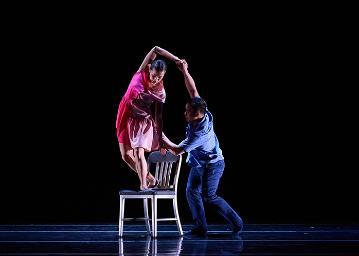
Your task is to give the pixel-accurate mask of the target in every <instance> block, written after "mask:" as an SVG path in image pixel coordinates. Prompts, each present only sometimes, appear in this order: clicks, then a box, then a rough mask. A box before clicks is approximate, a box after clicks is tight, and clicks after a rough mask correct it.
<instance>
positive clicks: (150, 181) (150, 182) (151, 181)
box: [147, 177, 158, 188]
mask: <svg viewBox="0 0 359 256" xmlns="http://www.w3.org/2000/svg"><path fill="white" fill-rule="evenodd" d="M157 185H158V181H157V180H156V179H155V178H153V177H152V179H151V178H147V186H148V187H149V188H154V187H156V186H157Z"/></svg>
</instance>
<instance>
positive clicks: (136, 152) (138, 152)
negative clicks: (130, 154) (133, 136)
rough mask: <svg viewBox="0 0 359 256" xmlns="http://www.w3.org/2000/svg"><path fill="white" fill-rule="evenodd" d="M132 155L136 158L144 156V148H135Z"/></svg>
mask: <svg viewBox="0 0 359 256" xmlns="http://www.w3.org/2000/svg"><path fill="white" fill-rule="evenodd" d="M134 155H135V158H136V159H142V158H145V150H144V149H143V148H135V149H134Z"/></svg>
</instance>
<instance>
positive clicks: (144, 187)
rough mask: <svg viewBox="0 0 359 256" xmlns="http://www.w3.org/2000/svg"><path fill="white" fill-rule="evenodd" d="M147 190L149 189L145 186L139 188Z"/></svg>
mask: <svg viewBox="0 0 359 256" xmlns="http://www.w3.org/2000/svg"><path fill="white" fill-rule="evenodd" d="M148 189H149V187H147V186H142V185H141V186H140V190H148Z"/></svg>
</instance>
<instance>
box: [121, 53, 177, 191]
mask: <svg viewBox="0 0 359 256" xmlns="http://www.w3.org/2000/svg"><path fill="white" fill-rule="evenodd" d="M157 54H158V55H161V56H163V57H166V58H168V59H170V60H173V61H175V62H176V63H180V62H181V61H180V59H179V58H178V57H176V56H174V55H173V54H171V53H169V52H168V51H166V50H164V49H162V48H160V47H158V46H155V47H153V48H152V50H151V51H150V52H149V53H148V54H147V55H146V57H145V58H144V60H143V62H142V64H141V66H140V68H139V69H138V71H137V72H136V73H135V74H134V76H133V77H132V80H131V82H130V84H129V86H128V89H127V91H126V93H125V95H124V96H123V98H122V100H121V102H120V104H119V108H118V113H117V120H116V134H117V138H118V142H119V146H120V151H121V156H122V159H123V160H124V161H125V162H126V163H127V165H128V166H129V167H130V168H131V169H132V170H134V171H135V172H136V173H137V174H138V177H139V179H140V189H141V190H146V189H148V188H151V187H154V186H156V183H157V181H156V179H155V178H154V177H153V176H152V175H151V174H150V173H149V172H148V170H147V163H146V159H145V151H146V152H149V151H153V150H159V149H160V148H161V144H162V136H161V134H162V104H163V103H164V102H165V98H166V93H165V89H164V85H163V77H164V75H165V73H166V70H167V66H166V63H165V62H164V61H163V60H155V58H156V56H157ZM153 105H155V106H154V108H153V107H152V106H153ZM153 109H155V110H153Z"/></svg>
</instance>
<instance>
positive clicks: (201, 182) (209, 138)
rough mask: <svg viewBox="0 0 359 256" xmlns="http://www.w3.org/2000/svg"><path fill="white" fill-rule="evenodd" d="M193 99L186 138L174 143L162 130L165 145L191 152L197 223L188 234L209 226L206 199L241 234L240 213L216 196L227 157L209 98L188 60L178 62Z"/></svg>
mask: <svg viewBox="0 0 359 256" xmlns="http://www.w3.org/2000/svg"><path fill="white" fill-rule="evenodd" d="M178 67H179V69H180V70H181V71H182V73H183V75H184V78H185V84H186V87H187V90H188V92H189V95H190V98H191V100H190V101H189V102H188V103H187V104H186V111H185V113H184V114H185V118H186V121H187V122H188V125H187V130H186V139H184V140H183V141H182V142H181V143H180V144H178V145H177V144H174V143H173V142H171V141H170V140H169V139H168V138H167V137H166V135H164V134H163V142H164V144H165V146H166V147H167V148H168V149H169V150H170V151H171V152H172V153H174V154H176V155H180V154H183V153H186V152H187V153H188V157H187V163H188V164H189V165H190V166H191V171H190V174H189V177H188V181H187V188H186V196H187V201H188V204H189V207H190V209H191V213H192V217H193V220H194V222H195V226H194V228H193V229H191V230H190V231H189V232H187V233H186V234H187V235H195V236H206V234H207V231H208V227H207V222H206V216H205V211H204V206H203V202H206V203H208V204H210V205H212V206H213V207H214V209H216V211H217V212H218V213H219V214H220V215H222V216H223V217H224V218H225V219H226V220H227V221H228V222H229V223H230V224H231V226H232V231H233V235H235V236H238V235H239V234H240V232H241V230H242V228H243V221H242V219H241V218H240V217H239V215H238V214H237V213H236V212H235V211H234V210H233V209H232V208H231V207H230V206H229V204H228V203H227V202H226V201H225V200H224V199H223V198H221V197H219V196H217V194H216V192H217V189H218V184H219V180H220V178H221V176H222V174H223V171H224V166H225V164H224V158H223V155H222V150H221V149H220V147H219V143H218V139H217V136H216V134H215V133H214V129H213V116H212V114H211V113H210V112H209V111H208V109H207V105H206V102H205V101H204V100H203V99H202V98H201V97H200V96H199V94H198V91H197V88H196V85H195V82H194V80H193V78H192V76H191V75H190V74H189V72H188V64H187V62H186V61H185V60H183V61H182V62H181V63H179V66H178Z"/></svg>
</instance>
